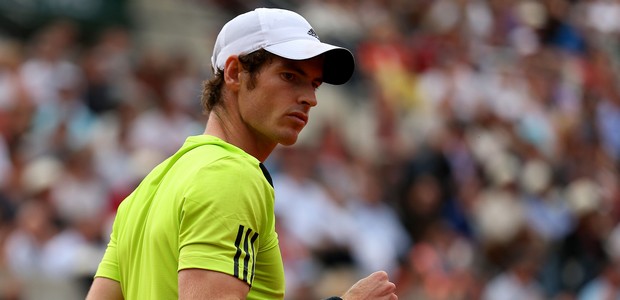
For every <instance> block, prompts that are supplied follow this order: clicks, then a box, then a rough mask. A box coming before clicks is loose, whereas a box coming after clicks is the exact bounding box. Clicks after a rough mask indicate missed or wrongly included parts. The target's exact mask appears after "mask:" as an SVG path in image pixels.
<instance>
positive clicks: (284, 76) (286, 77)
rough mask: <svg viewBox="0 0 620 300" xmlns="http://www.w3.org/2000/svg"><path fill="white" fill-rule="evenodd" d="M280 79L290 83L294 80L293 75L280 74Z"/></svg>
mask: <svg viewBox="0 0 620 300" xmlns="http://www.w3.org/2000/svg"><path fill="white" fill-rule="evenodd" d="M282 78H284V80H287V81H291V80H293V79H295V74H293V73H282Z"/></svg>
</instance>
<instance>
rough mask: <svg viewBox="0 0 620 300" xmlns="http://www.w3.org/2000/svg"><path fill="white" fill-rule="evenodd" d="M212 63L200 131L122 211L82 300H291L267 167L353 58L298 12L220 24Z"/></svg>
mask: <svg viewBox="0 0 620 300" xmlns="http://www.w3.org/2000/svg"><path fill="white" fill-rule="evenodd" d="M211 62H212V66H213V69H214V73H215V76H214V77H213V78H212V79H210V80H209V81H206V82H205V84H204V90H203V96H202V104H203V106H204V109H205V112H206V113H207V114H208V117H209V118H208V121H207V125H206V129H205V132H204V134H203V135H199V136H191V137H188V138H187V140H186V142H185V144H184V145H183V146H182V147H181V148H180V149H179V150H178V152H177V153H176V154H174V155H172V156H171V157H170V158H168V159H167V160H165V161H164V162H162V163H161V164H160V165H158V166H157V167H155V168H154V169H153V171H152V172H151V173H150V174H149V175H147V176H146V178H145V179H144V180H143V181H142V182H141V184H140V185H139V186H138V187H137V188H136V190H135V191H134V192H133V193H132V194H131V195H129V196H128V197H127V198H126V199H125V200H124V201H123V202H122V204H121V205H120V207H119V209H118V212H117V215H116V219H115V221H114V225H113V230H112V234H111V239H110V242H109V244H108V247H107V250H106V253H105V256H104V257H103V259H102V261H101V263H100V265H99V268H98V270H97V273H96V275H95V280H94V282H93V284H92V286H91V289H90V291H89V294H88V296H87V299H89V300H97V299H139V300H142V299H149V300H156V299H166V300H168V299H283V298H284V271H283V265H282V258H281V254H280V249H279V246H278V236H277V234H276V232H275V219H274V190H273V186H272V182H271V177H270V176H269V173H268V171H267V169H266V168H265V167H264V166H263V164H262V162H263V161H265V159H267V157H268V156H269V155H270V153H271V152H272V151H273V150H274V148H275V147H276V146H277V145H278V144H282V145H292V144H294V143H295V142H296V140H297V137H298V135H299V133H300V131H301V130H302V129H303V128H304V126H305V125H306V123H307V122H308V114H309V111H310V109H311V108H312V107H314V106H315V105H317V99H316V96H315V90H316V88H318V87H319V86H320V85H321V84H322V83H323V82H325V83H329V84H335V85H338V84H344V83H345V82H347V81H348V80H349V79H350V77H351V75H352V74H353V70H354V59H353V55H352V54H351V52H350V51H349V50H347V49H344V48H341V47H336V46H332V45H329V44H325V43H322V42H321V41H320V40H319V37H318V36H317V34H316V33H315V32H314V30H313V29H312V27H311V26H310V24H309V23H308V22H307V21H306V20H305V19H304V18H303V17H302V16H300V15H298V14H297V13H294V12H291V11H287V10H281V9H267V8H259V9H256V10H254V11H251V12H248V13H245V14H242V15H239V16H237V17H236V18H234V19H233V20H231V21H230V22H228V23H227V24H226V25H224V27H223V28H222V30H221V31H220V33H219V35H218V37H217V40H216V43H215V48H214V51H213V56H212V59H211ZM394 290H395V285H394V284H393V283H392V282H390V281H389V279H388V275H387V274H386V273H385V272H383V271H379V272H376V273H373V274H370V275H369V276H368V277H366V278H364V279H362V280H360V281H359V282H357V283H356V284H355V285H353V286H352V287H351V288H350V289H349V290H348V291H347V292H346V293H345V294H344V295H342V298H343V299H346V300H355V299H397V297H396V295H395V294H394ZM333 298H334V299H340V297H333Z"/></svg>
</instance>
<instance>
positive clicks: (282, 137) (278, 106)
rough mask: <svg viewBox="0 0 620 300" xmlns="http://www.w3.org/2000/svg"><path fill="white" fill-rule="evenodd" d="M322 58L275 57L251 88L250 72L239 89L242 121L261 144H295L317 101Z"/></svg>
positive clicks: (263, 69)
mask: <svg viewBox="0 0 620 300" xmlns="http://www.w3.org/2000/svg"><path fill="white" fill-rule="evenodd" d="M322 74H323V58H322V57H315V58H311V59H308V60H302V61H298V60H289V59H284V58H281V57H274V58H273V60H272V61H271V62H268V63H267V64H266V65H265V66H264V67H263V68H262V69H261V71H260V73H259V74H258V75H257V77H256V84H255V86H254V88H251V89H249V88H248V85H247V81H248V80H249V74H246V75H247V76H244V80H245V82H242V83H243V84H242V85H241V86H242V87H241V90H240V91H239V98H238V101H239V113H240V116H241V119H242V121H243V122H244V123H245V124H246V126H247V127H248V129H249V130H250V131H251V132H252V133H253V134H254V137H255V138H256V139H257V142H259V143H279V144H282V145H292V144H294V143H295V142H296V141H297V137H298V135H299V133H300V132H301V130H302V129H303V128H304V127H305V126H306V123H307V122H308V117H309V112H310V108H311V107H313V106H315V105H316V104H317V100H316V95H315V91H316V89H317V88H318V87H319V85H321V83H322Z"/></svg>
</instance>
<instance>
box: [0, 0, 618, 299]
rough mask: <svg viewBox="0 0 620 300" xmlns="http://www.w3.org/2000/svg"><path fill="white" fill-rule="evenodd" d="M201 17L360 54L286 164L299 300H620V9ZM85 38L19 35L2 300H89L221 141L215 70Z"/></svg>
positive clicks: (282, 160)
mask: <svg viewBox="0 0 620 300" xmlns="http://www.w3.org/2000/svg"><path fill="white" fill-rule="evenodd" d="M255 2H257V3H255ZM201 3H203V5H204V9H206V10H208V9H210V8H212V7H217V8H218V9H222V10H223V11H226V12H228V13H229V14H230V15H231V16H233V15H235V14H236V13H239V12H242V11H245V10H248V9H250V7H249V6H250V5H259V4H266V5H279V6H282V7H283V8H289V9H294V10H296V11H297V12H299V13H300V14H302V15H304V16H305V17H306V18H307V19H308V20H309V21H310V23H311V24H313V25H314V26H315V28H314V29H315V31H316V32H317V33H318V34H319V36H320V37H321V39H322V40H323V41H326V42H332V43H336V44H339V45H344V46H346V47H348V48H350V49H351V50H352V51H354V53H355V56H356V60H357V72H356V74H355V75H354V78H353V79H352V81H351V82H350V83H349V84H347V85H345V86H342V87H321V88H320V89H319V91H318V93H319V106H318V107H317V108H316V109H315V110H316V112H315V114H313V115H312V117H313V120H312V122H310V123H311V125H312V127H311V128H308V133H307V135H305V136H304V137H303V138H302V140H301V141H300V142H299V144H298V145H296V146H293V147H286V148H285V147H282V148H277V149H276V152H275V153H274V155H273V156H272V157H271V158H270V159H269V160H268V161H267V163H266V165H267V167H268V168H269V170H270V171H271V173H272V176H273V178H274V185H275V188H276V217H277V218H278V219H279V223H278V233H279V236H280V244H281V248H282V252H283V258H284V263H285V269H286V279H287V298H288V299H300V300H303V299H319V298H320V297H325V296H329V295H334V294H338V293H342V292H343V289H346V288H347V287H348V286H350V284H351V283H353V282H355V281H356V280H357V279H359V278H360V277H361V276H364V275H366V274H368V273H369V272H372V271H375V270H386V271H388V272H389V274H390V277H391V279H392V280H393V281H395V282H396V283H397V288H398V292H397V293H398V295H399V299H423V300H424V299H427V300H460V299H485V300H504V299H528V300H536V299H557V300H569V299H577V300H590V299H592V300H594V299H620V88H619V87H620V85H619V84H620V77H619V75H620V74H618V72H620V68H619V67H620V39H619V37H620V1H618V0H572V1H571V0H540V1H534V0H435V1H431V0H416V1H407V0H384V1H373V0H313V1H301V0H298V1H264V3H262V2H261V1H250V2H244V1H202V2H201ZM79 34H80V27H79V26H76V24H75V23H72V22H71V21H66V20H57V21H54V22H51V23H49V24H48V25H46V26H43V27H41V28H40V29H39V30H38V31H37V32H36V33H35V34H33V35H32V36H29V37H28V38H27V39H19V38H15V37H10V36H5V37H2V36H0V299H81V298H83V297H84V295H85V292H86V290H87V288H88V286H89V284H90V282H91V280H92V275H93V274H94V271H95V270H96V267H97V264H98V263H99V260H100V258H101V256H102V255H103V251H104V250H105V245H106V243H107V239H108V236H109V233H110V227H111V226H110V225H111V221H112V220H113V217H114V213H115V209H116V207H117V206H118V204H119V203H120V202H121V201H122V200H123V198H124V197H125V196H126V195H128V193H130V192H131V191H132V189H133V188H134V187H135V186H136V184H137V183H138V182H139V181H140V180H141V179H142V178H143V176H144V175H145V174H146V173H147V172H149V171H150V169H151V168H152V167H153V166H155V165H156V164H158V163H159V162H161V161H162V160H163V159H164V158H165V157H167V156H168V155H170V154H171V153H173V152H174V151H176V149H177V148H178V147H180V146H181V144H182V143H183V141H184V140H185V138H186V137H187V136H188V135H195V134H201V133H202V132H203V129H204V124H205V122H206V118H205V116H204V115H203V114H202V111H201V108H200V101H199V97H200V91H201V82H202V81H203V80H204V79H206V78H207V77H208V76H210V75H211V70H210V69H208V68H203V66H205V65H208V64H204V62H200V63H197V62H195V61H194V60H192V57H190V56H187V55H183V54H179V52H176V53H165V52H161V51H151V50H153V49H144V48H143V47H138V46H137V45H136V44H135V42H134V35H133V32H132V30H131V28H124V27H120V26H110V27H107V28H104V29H103V30H101V32H100V33H99V34H98V35H97V36H96V38H93V39H92V41H91V42H89V43H83V42H81V41H80V39H79V38H78V37H79ZM205 44H207V43H205ZM205 51H210V49H209V50H205Z"/></svg>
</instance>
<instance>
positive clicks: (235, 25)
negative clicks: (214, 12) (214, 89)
mask: <svg viewBox="0 0 620 300" xmlns="http://www.w3.org/2000/svg"><path fill="white" fill-rule="evenodd" d="M259 49H265V50H266V51H268V52H270V53H272V54H275V55H277V56H280V57H283V58H287V59H292V60H304V59H308V58H312V57H315V56H318V55H321V54H325V62H324V66H323V81H324V82H325V83H329V84H334V85H338V84H344V83H346V82H347V81H348V80H349V79H350V78H351V75H353V70H354V69H355V60H354V58H353V54H352V53H351V51H349V50H348V49H345V48H342V47H337V46H334V45H330V44H326V43H322V42H321V41H320V40H319V37H318V35H317V34H316V33H315V32H314V29H312V26H310V23H308V21H306V19H304V17H302V16H300V15H299V14H297V13H295V12H292V11H289V10H284V9H277V8H257V9H255V10H253V11H250V12H247V13H244V14H241V15H239V16H237V17H235V18H234V19H232V20H230V21H229V22H228V23H226V25H224V27H223V28H222V30H221V31H220V33H219V34H218V36H217V40H216V41H215V47H214V49H213V56H212V57H211V65H212V67H213V70H214V71H216V70H218V69H219V70H223V69H224V65H225V64H226V60H227V59H228V57H230V56H231V55H242V54H248V53H251V52H254V51H256V50H259Z"/></svg>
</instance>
